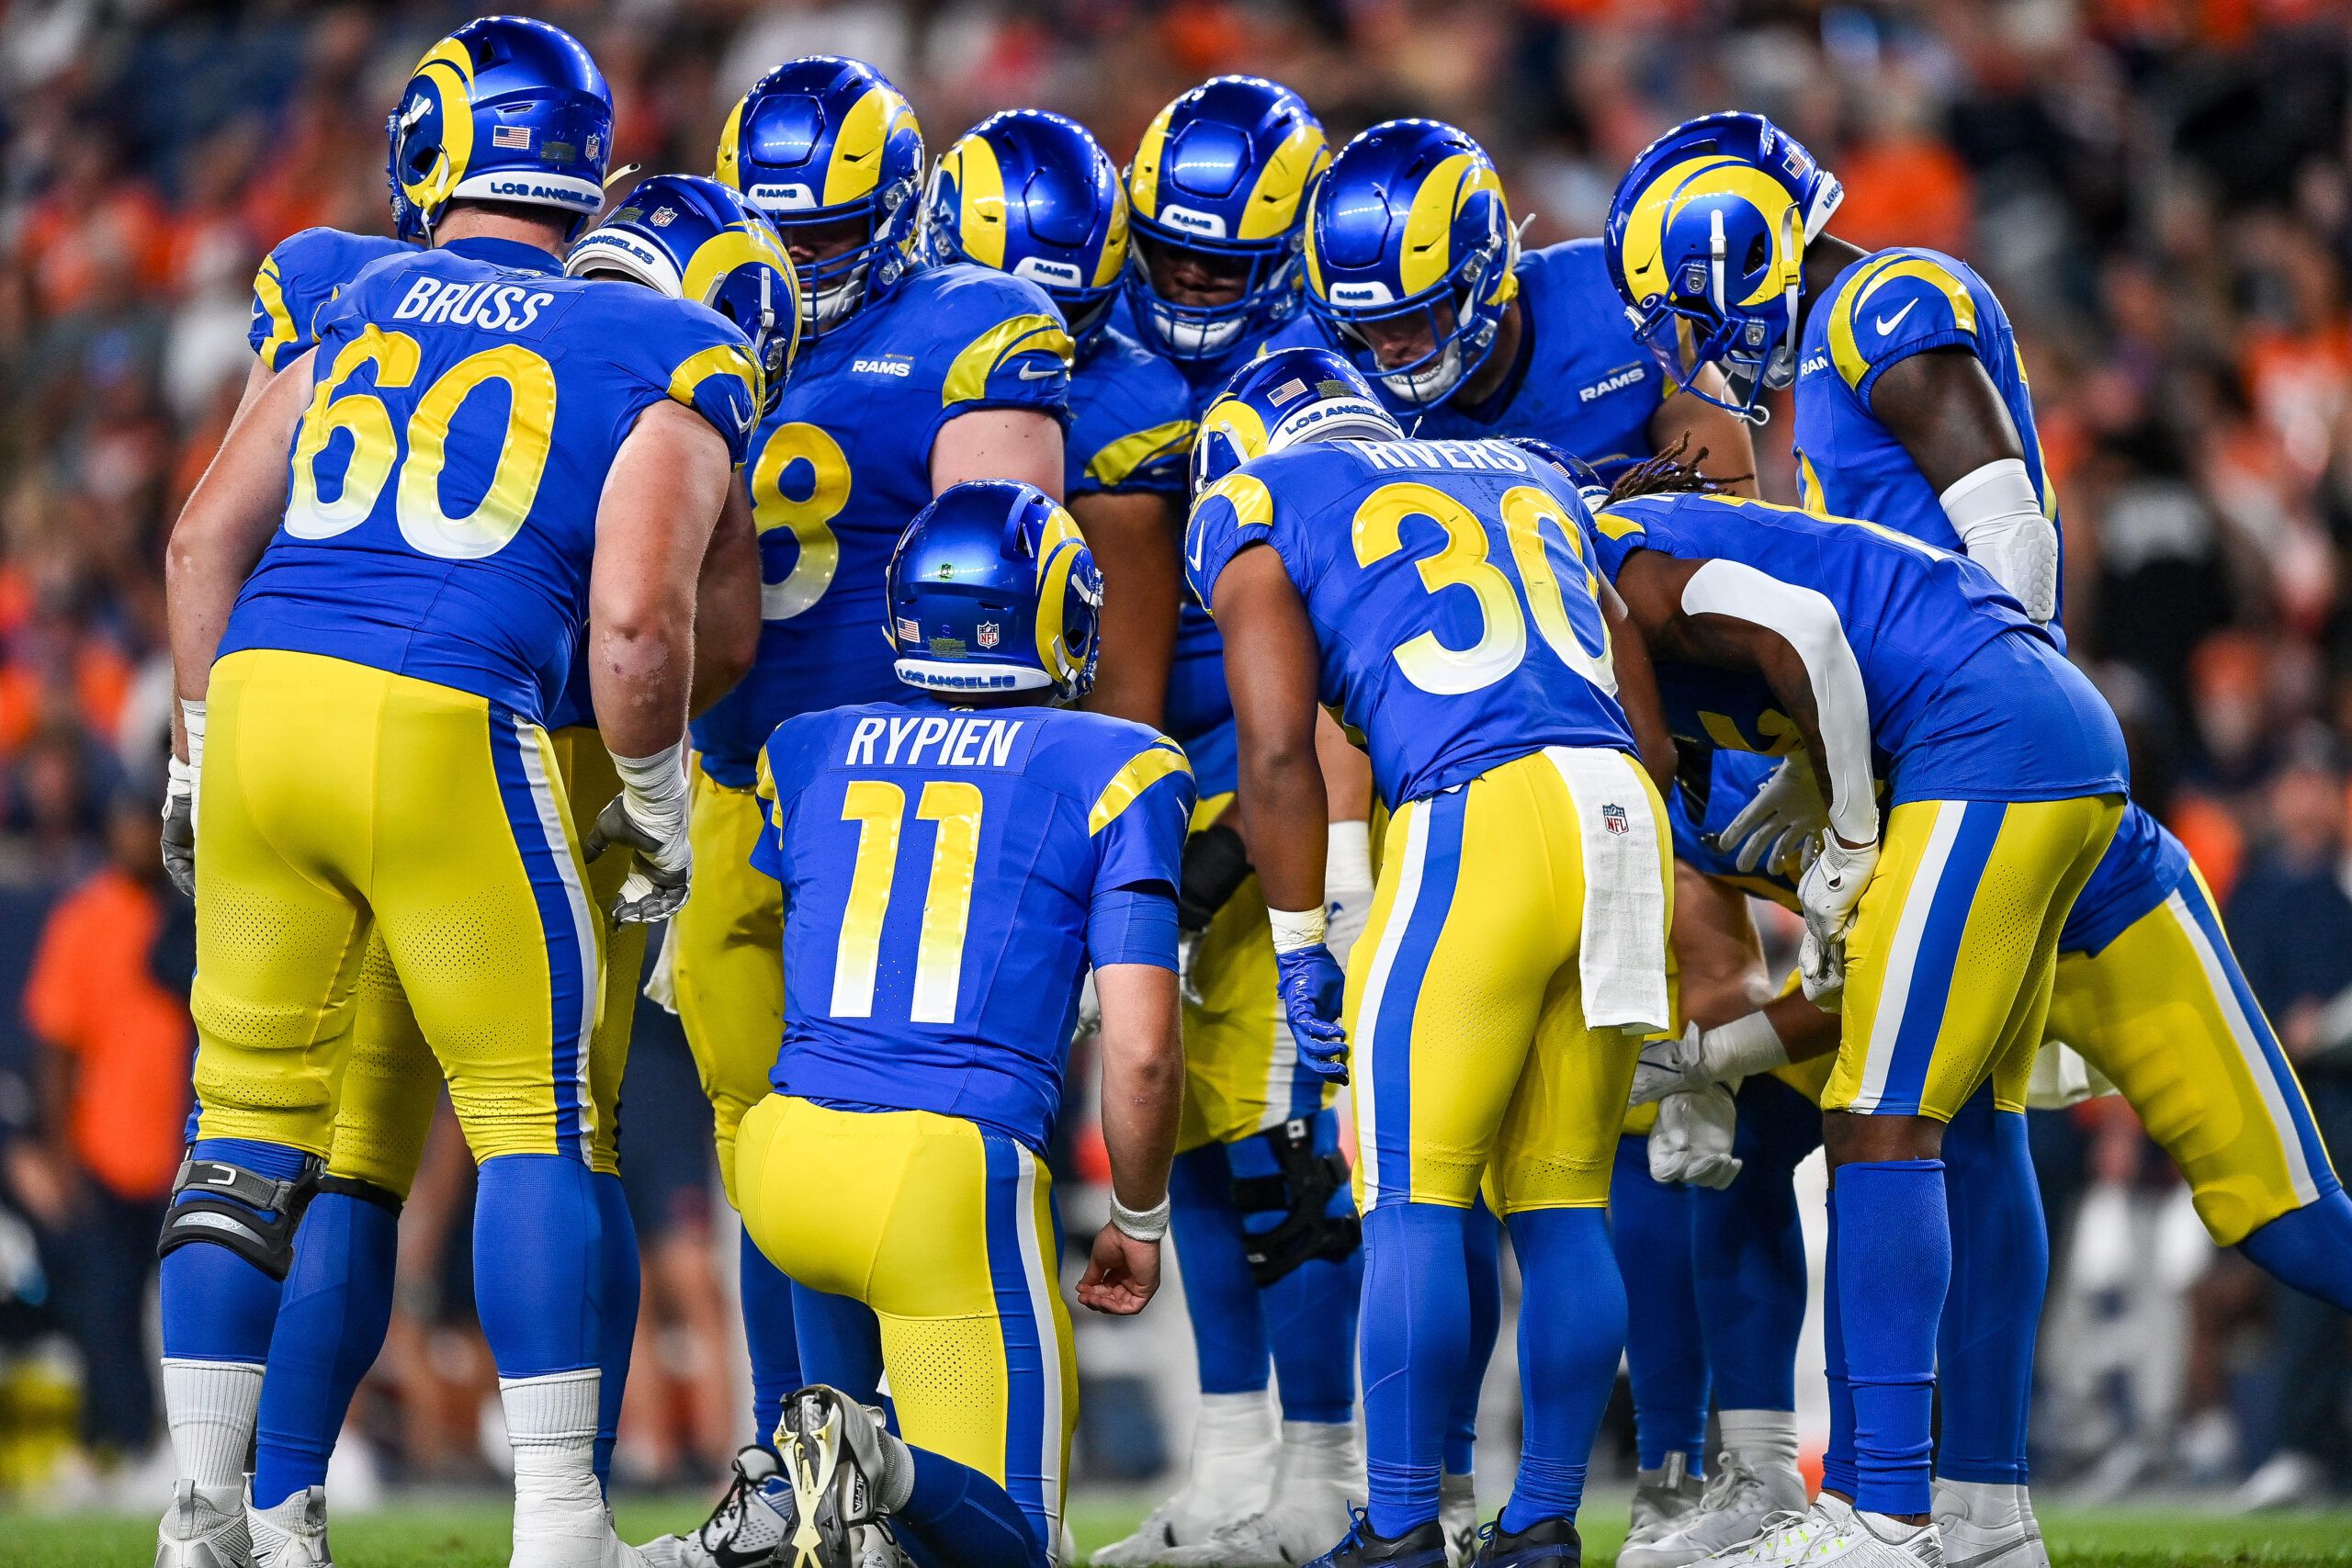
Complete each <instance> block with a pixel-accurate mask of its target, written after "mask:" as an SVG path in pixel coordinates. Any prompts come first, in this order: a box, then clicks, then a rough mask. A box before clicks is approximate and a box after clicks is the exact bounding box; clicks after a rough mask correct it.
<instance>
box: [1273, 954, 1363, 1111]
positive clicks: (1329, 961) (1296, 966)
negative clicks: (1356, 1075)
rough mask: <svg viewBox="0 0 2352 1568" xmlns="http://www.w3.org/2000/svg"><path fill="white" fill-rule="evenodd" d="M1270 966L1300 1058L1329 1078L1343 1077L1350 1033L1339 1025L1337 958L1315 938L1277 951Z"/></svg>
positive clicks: (1343, 985)
mask: <svg viewBox="0 0 2352 1568" xmlns="http://www.w3.org/2000/svg"><path fill="white" fill-rule="evenodd" d="M1274 971H1275V975H1276V979H1275V983H1274V988H1275V990H1276V991H1278V992H1279V993H1280V994H1281V996H1282V998H1283V1012H1284V1013H1285V1014H1286V1015H1288V1017H1289V1019H1290V1032H1291V1038H1292V1039H1293V1040H1295V1041H1296V1042H1297V1043H1298V1059H1299V1060H1300V1061H1301V1062H1302V1063H1304V1064H1305V1065H1306V1069H1307V1070H1308V1071H1309V1072H1311V1073H1313V1074H1314V1075H1315V1076H1316V1077H1319V1078H1321V1079H1323V1080H1324V1081H1325V1082H1327V1083H1345V1082H1347V1081H1348V1035H1347V1031H1346V1030H1344V1029H1342V1028H1340V998H1341V996H1342V995H1343V994H1344V992H1345V989H1346V981H1345V980H1344V978H1343V977H1342V976H1340V961H1339V960H1338V959H1336V958H1334V957H1332V956H1331V950H1330V948H1329V946H1327V945H1326V944H1325V943H1323V942H1314V943H1311V944H1310V945H1308V946H1306V947H1296V948H1293V949H1291V951H1289V952H1288V953H1275V954H1274Z"/></svg>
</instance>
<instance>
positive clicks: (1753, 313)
mask: <svg viewBox="0 0 2352 1568" xmlns="http://www.w3.org/2000/svg"><path fill="white" fill-rule="evenodd" d="M1845 194H1846V193H1845V187H1844V186H1841V185H1839V184H1838V176H1837V175H1833V174H1831V173H1830V172H1829V171H1828V170H1826V169H1825V168H1823V167H1822V166H1821V164H1819V163H1818V162H1817V161H1815V158H1814V155H1813V154H1812V153H1811V152H1806V151H1805V150H1804V147H1803V146H1801V145H1800V144H1799V143H1797V142H1796V141H1793V140H1792V138H1791V137H1790V136H1789V134H1788V133H1787V132H1786V131H1784V130H1781V129H1780V128H1779V127H1778V126H1776V125H1774V124H1773V123H1772V122H1771V121H1770V120H1769V119H1766V118H1764V117H1763V116H1762V115H1757V114H1711V115H1707V116H1705V117H1703V118H1699V119H1693V120H1688V121H1685V122H1684V123H1683V124H1681V125H1678V126H1676V127H1675V128H1674V129H1673V130H1669V131H1668V132H1667V133H1666V134H1665V135H1664V136H1661V137H1659V138H1658V139H1657V141H1653V142H1651V143H1650V144H1649V146H1648V147H1646V148H1645V149H1644V150H1643V152H1642V153H1641V155H1640V156H1639V157H1637V158H1635V159H1634V166H1633V167H1632V168H1631V169H1628V170H1627V171H1626V172H1625V177H1624V178H1623V180H1621V181H1619V182H1618V185H1617V194H1616V196H1615V197H1613V198H1612V199H1611V202H1610V204H1609V222H1608V225H1607V227H1606V228H1605V229H1604V230H1603V231H1602V248H1603V250H1604V251H1605V252H1606V254H1607V256H1608V260H1609V276H1610V279H1611V281H1612V282H1614V283H1615V284H1616V285H1617V292H1618V293H1619V294H1621V295H1623V297H1624V299H1625V306H1626V310H1627V312H1628V313H1629V314H1630V315H1631V316H1632V317H1633V319H1634V335H1635V336H1636V337H1638V338H1640V339H1641V341H1642V343H1643V344H1644V346H1645V347H1647V348H1648V349H1649V351H1650V353H1651V354H1653V355H1656V356H1657V360H1658V362H1659V363H1660V364H1661V365H1663V366H1664V367H1666V373H1667V375H1668V378H1670V379H1672V380H1673V382H1674V383H1675V385H1676V387H1677V388H1678V389H1680V390H1683V391H1697V392H1698V393H1699V395H1700V396H1701V397H1702V398H1705V399H1706V400H1708V401H1709V402H1711V403H1715V404H1718V405H1720V406H1721V407H1724V408H1726V409H1729V410H1730V411H1731V412H1734V413H1736V414H1739V415H1740V416H1741V417H1743V418H1746V419H1749V420H1752V421H1754V422H1756V423H1763V418H1764V414H1763V411H1762V410H1760V409H1758V407H1757V406H1756V400H1757V399H1758V398H1759V397H1761V396H1762V395H1763V393H1764V392H1765V390H1766V389H1770V388H1776V387H1785V386H1787V385H1788V384H1789V382H1790V381H1791V380H1792V379H1793V378H1794V377H1795V374H1796V338H1797V305H1798V299H1799V296H1800V294H1801V291H1802V290H1803V288H1804V247H1805V245H1806V243H1808V242H1809V241H1811V240H1812V239H1813V238H1814V236H1815V235H1817V234H1819V233H1820V232H1821V231H1823V229H1824V228H1826V226H1827V224H1828V222H1829V216H1830V214H1831V213H1833V212H1835V211H1837V210H1838V202H1839V201H1840V200H1841V199H1843V197H1844V196H1845ZM1711 364H1712V365H1717V366H1720V367H1722V369H1723V372H1724V377H1725V378H1726V379H1728V380H1729V381H1730V383H1731V396H1730V398H1729V399H1724V398H1717V397H1713V396H1710V395H1709V394H1708V393H1706V392H1704V391H1701V390H1700V389H1698V388H1696V387H1694V386H1693V385H1692V381H1693V379H1694V378H1696V377H1697V376H1698V374H1699V371H1700V368H1701V367H1702V366H1706V365H1711Z"/></svg>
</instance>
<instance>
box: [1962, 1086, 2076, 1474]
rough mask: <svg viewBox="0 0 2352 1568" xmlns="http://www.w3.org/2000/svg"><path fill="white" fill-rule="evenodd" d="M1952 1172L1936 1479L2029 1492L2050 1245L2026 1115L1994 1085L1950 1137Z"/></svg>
mask: <svg viewBox="0 0 2352 1568" xmlns="http://www.w3.org/2000/svg"><path fill="white" fill-rule="evenodd" d="M1944 1167H1945V1170H1946V1175H1947V1179H1946V1181H1945V1184H1944V1185H1945V1191H1946V1194H1947V1197H1948V1200H1949V1201H1950V1203H1951V1292H1950V1294H1949V1295H1948V1296H1946V1298H1945V1301H1944V1317H1943V1326H1942V1330H1941V1332H1940V1333H1939V1337H1938V1341H1937V1347H1936V1370H1937V1378H1938V1382H1939V1386H1940V1388H1941V1391H1942V1394H1943V1399H1942V1421H1941V1433H1940V1441H1939V1443H1938V1444H1937V1447H1936V1473H1937V1474H1938V1475H1939V1476H1942V1477H1943V1478H1944V1479H1945V1480H1947V1481H1981V1482H1991V1483H2017V1484H2019V1485H2022V1484H2024V1483H2025V1480H2026V1472H2027V1471H2026V1451H2025V1450H2026V1417H2027V1413H2028V1411H2029V1410H2030V1407H2031V1405H2032V1402H2033V1345H2034V1339H2035V1337H2036V1336H2037V1335H2038V1334H2039V1332H2040V1330H2041V1298H2042V1292H2044V1291H2045V1290H2046V1289H2047V1288H2048V1286H2049V1284H2050V1234H2049V1231H2048V1230H2047V1229H2046V1228H2045V1226H2044V1224H2043V1222H2042V1217H2041V1182H2040V1181H2039V1180H2037V1179H2035V1177H2034V1173H2033V1156H2032V1155H2031V1153H2030V1151H2029V1150H2028V1149H2027V1147H2026V1127H2025V1114H2024V1112H2022V1111H1996V1110H1995V1109H1994V1108H1993V1086H1992V1085H1991V1084H1986V1085H1985V1087H1984V1088H1983V1089H1980V1090H1979V1091H1978V1092H1977V1094H1976V1096H1975V1097H1974V1098H1973V1099H1972V1100H1970V1101H1969V1102H1968V1104H1967V1105H1965V1106H1963V1107H1962V1110H1961V1112H1960V1114H1959V1115H1958V1116H1955V1117H1953V1118H1952V1122H1951V1127H1950V1128H1949V1129H1947V1130H1946V1131H1945V1133H1944Z"/></svg>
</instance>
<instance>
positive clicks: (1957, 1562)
mask: <svg viewBox="0 0 2352 1568" xmlns="http://www.w3.org/2000/svg"><path fill="white" fill-rule="evenodd" d="M2024 1545H2025V1542H2024V1541H2022V1540H2013V1541H2010V1542H2009V1543H2008V1544H2007V1545H2006V1546H1996V1547H1995V1548H1993V1549H1992V1550H1991V1551H1980V1552H1977V1553H1976V1554H1975V1555H1974V1556H1973V1557H1947V1558H1945V1559H1944V1568H1977V1565H1978V1564H1979V1563H1983V1562H1997V1561H1998V1560H1999V1559H2001V1558H2003V1557H2006V1556H2007V1555H2008V1554H2009V1553H2010V1552H2013V1551H2018V1549H2019V1548H2020V1547H2022V1546H2024Z"/></svg>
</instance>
